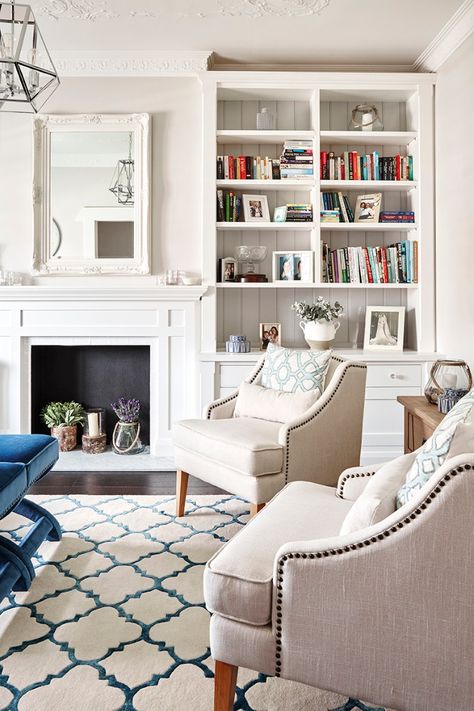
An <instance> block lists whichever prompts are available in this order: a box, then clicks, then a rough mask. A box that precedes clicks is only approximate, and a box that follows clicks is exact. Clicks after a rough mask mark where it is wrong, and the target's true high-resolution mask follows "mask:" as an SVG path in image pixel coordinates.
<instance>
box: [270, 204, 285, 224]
mask: <svg viewBox="0 0 474 711" xmlns="http://www.w3.org/2000/svg"><path fill="white" fill-rule="evenodd" d="M287 214H288V208H287V206H286V205H280V206H279V207H276V208H275V209H274V211H273V222H286V217H287Z"/></svg>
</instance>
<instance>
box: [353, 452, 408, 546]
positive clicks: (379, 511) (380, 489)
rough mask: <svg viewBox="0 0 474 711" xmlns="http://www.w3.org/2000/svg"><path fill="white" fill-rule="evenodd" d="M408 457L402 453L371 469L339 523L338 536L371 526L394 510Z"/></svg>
mask: <svg viewBox="0 0 474 711" xmlns="http://www.w3.org/2000/svg"><path fill="white" fill-rule="evenodd" d="M409 456H410V455H406V454H402V456H401V457H397V459H394V460H393V461H391V462H387V463H386V464H384V465H383V466H382V467H380V469H379V470H378V471H376V472H375V474H374V475H373V476H372V477H371V478H370V480H369V482H368V484H367V486H366V487H365V489H364V490H363V492H362V494H361V495H360V496H359V498H358V499H356V501H355V503H354V505H353V507H352V508H351V510H350V511H349V512H348V514H347V515H346V517H345V519H344V521H343V522H342V527H341V530H340V535H341V536H345V535H346V534H348V533H353V532H354V531H360V530H361V529H362V528H367V526H373V525H374V524H375V523H379V522H380V521H383V519H384V518H387V516H390V514H392V513H393V512H394V511H395V508H396V496H397V493H398V490H399V489H400V486H401V485H402V484H403V482H404V480H405V473H404V472H406V467H407V466H408V464H409V462H408V463H407V461H406V460H407V457H409ZM414 456H415V455H413V457H414Z"/></svg>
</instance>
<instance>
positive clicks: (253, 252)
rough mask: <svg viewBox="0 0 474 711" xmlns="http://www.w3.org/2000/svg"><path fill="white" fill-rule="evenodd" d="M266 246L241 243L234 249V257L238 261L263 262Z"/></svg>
mask: <svg viewBox="0 0 474 711" xmlns="http://www.w3.org/2000/svg"><path fill="white" fill-rule="evenodd" d="M267 251H268V250H267V248H266V247H263V246H255V247H248V246H246V245H241V246H240V247H236V249H235V253H234V254H235V258H236V259H237V261H238V262H248V263H249V264H253V263H255V262H257V263H258V262H263V260H264V259H265V257H266V256H267Z"/></svg>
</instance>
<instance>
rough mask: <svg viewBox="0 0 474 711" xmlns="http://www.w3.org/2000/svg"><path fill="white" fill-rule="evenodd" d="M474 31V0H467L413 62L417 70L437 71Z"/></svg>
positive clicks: (414, 68)
mask: <svg viewBox="0 0 474 711" xmlns="http://www.w3.org/2000/svg"><path fill="white" fill-rule="evenodd" d="M473 31H474V0H465V2H463V4H462V5H461V7H460V8H459V10H457V11H456V12H455V13H454V15H453V16H452V17H451V18H450V19H449V20H448V22H447V23H446V24H445V26H444V27H443V28H442V30H441V31H440V32H438V34H437V35H436V37H435V38H434V39H433V40H432V41H431V42H430V44H429V45H428V46H427V47H426V48H425V49H424V50H423V52H422V53H421V54H420V56H419V57H418V58H417V59H416V60H415V62H414V64H413V70H414V71H416V72H436V71H438V69H439V68H440V67H441V66H442V65H443V64H444V63H445V62H446V60H447V59H449V57H450V56H451V55H452V54H453V52H455V51H456V50H457V49H458V47H460V46H461V45H462V43H463V42H464V41H465V40H466V39H467V38H468V37H469V35H470V34H471V33H472V32H473Z"/></svg>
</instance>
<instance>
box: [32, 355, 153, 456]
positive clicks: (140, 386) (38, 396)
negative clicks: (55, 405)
mask: <svg viewBox="0 0 474 711" xmlns="http://www.w3.org/2000/svg"><path fill="white" fill-rule="evenodd" d="M119 397H124V398H126V399H128V398H136V399H138V400H140V404H141V408H140V423H141V431H140V439H141V441H142V443H143V444H146V445H148V444H149V443H150V348H149V347H148V346H114V345H112V346H32V348H31V431H32V432H33V433H39V434H48V433H49V430H48V428H47V427H46V425H45V424H44V423H43V422H42V421H41V419H40V413H41V410H42V408H43V407H44V406H45V405H47V404H48V403H49V402H54V401H65V400H75V401H76V402H79V403H81V404H82V405H83V406H84V407H85V408H89V407H105V409H106V413H107V414H106V428H107V443H108V444H110V443H111V441H112V432H113V429H114V425H115V423H116V421H117V417H116V415H115V413H114V411H113V410H112V408H111V406H110V404H111V403H112V402H115V401H116V400H118V398H119ZM79 442H80V438H79Z"/></svg>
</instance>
